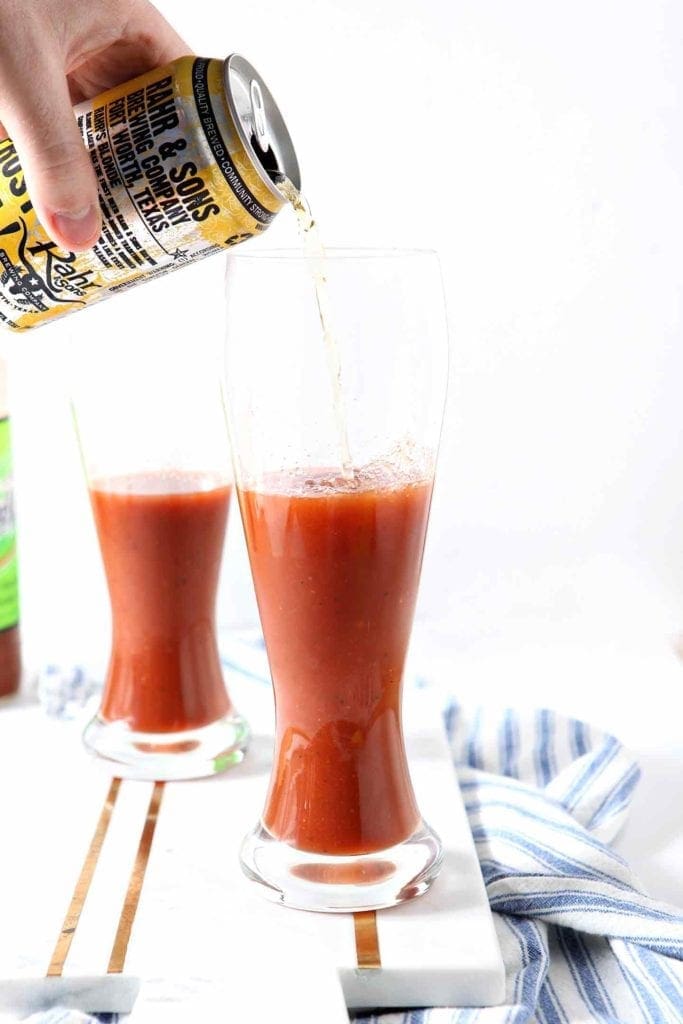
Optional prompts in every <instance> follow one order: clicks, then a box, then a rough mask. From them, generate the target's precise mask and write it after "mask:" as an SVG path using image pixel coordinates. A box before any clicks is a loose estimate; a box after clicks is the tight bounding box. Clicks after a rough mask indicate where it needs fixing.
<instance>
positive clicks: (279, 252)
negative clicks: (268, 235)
mask: <svg viewBox="0 0 683 1024" xmlns="http://www.w3.org/2000/svg"><path fill="white" fill-rule="evenodd" d="M416 257H420V258H424V257H429V258H432V259H433V258H434V257H436V258H437V259H438V257H439V254H438V252H437V250H436V249H421V248H403V247H401V246H343V245H338V246H335V245H332V246H327V245H326V246H325V258H326V259H327V260H363V259H366V260H375V259H376V260H390V259H407V258H416ZM309 258H310V257H308V255H307V254H306V253H303V252H302V251H301V246H298V247H297V246H291V247H290V246H277V247H271V248H269V247H268V246H266V247H265V248H264V246H263V245H259V247H258V249H253V250H252V251H246V252H245V251H244V250H241V251H240V252H231V253H230V254H229V259H231V260H233V259H234V260H283V261H292V262H298V263H302V262H305V261H306V260H307V259H309Z"/></svg>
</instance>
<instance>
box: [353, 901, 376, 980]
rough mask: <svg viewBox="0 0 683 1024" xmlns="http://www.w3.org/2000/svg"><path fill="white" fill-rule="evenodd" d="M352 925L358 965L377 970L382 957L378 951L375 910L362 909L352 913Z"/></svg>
mask: <svg viewBox="0 0 683 1024" xmlns="http://www.w3.org/2000/svg"><path fill="white" fill-rule="evenodd" d="M353 926H354V930H355V933H356V957H357V959H358V966H359V967H365V968H370V969H371V970H372V969H374V970H377V968H379V967H381V966H382V958H381V956H380V952H379V933H378V931H377V913H376V911H374V910H362V911H359V912H358V913H356V914H354V915H353Z"/></svg>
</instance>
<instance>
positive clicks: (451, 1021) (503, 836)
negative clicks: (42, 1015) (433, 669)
mask: <svg viewBox="0 0 683 1024" xmlns="http://www.w3.org/2000/svg"><path fill="white" fill-rule="evenodd" d="M224 661H225V664H226V668H227V669H228V672H229V673H235V674H237V675H238V676H241V677H244V676H248V677H250V678H254V679H258V680H261V681H263V682H264V683H266V682H267V680H268V673H267V666H266V662H265V654H264V651H263V647H262V643H241V644H239V645H234V646H232V647H231V648H230V651H229V653H228V656H227V657H226V658H225V659H224ZM445 723H446V729H447V731H448V736H449V739H450V743H451V749H452V751H453V761H454V764H455V766H456V768H457V771H458V775H459V778H460V786H461V789H462V792H463V796H464V798H465V803H466V807H467V811H468V814H469V820H470V825H471V827H472V833H473V835H474V839H475V843H476V846H477V851H478V854H479V860H480V863H481V869H482V873H483V875H484V881H485V883H486V889H487V892H488V897H489V901H490V903H491V907H492V909H493V911H494V920H495V923H496V930H497V933H498V938H499V940H500V945H501V949H502V951H503V956H504V959H505V964H506V969H507V994H506V1001H505V1004H504V1005H503V1006H499V1007H494V1008H487V1009H472V1008H469V1009H457V1008H444V1007H441V1008H437V1009H424V1010H411V1011H407V1012H398V1013H396V1012H392V1013H387V1014H379V1015H373V1016H370V1017H368V1016H359V1017H357V1018H356V1024H472V1022H474V1021H476V1022H477V1024H595V1022H596V1021H599V1022H601V1024H683V913H681V911H679V910H676V909H675V908H674V907H670V906H666V905H665V904H663V903H660V902H658V901H657V900H653V899H650V898H649V897H648V896H645V895H644V894H643V893H642V892H641V891H640V890H639V888H638V886H637V884H636V882H635V880H634V878H633V876H632V874H631V872H630V870H629V868H628V865H627V864H626V863H625V862H624V860H623V858H621V857H620V856H619V855H618V854H617V853H616V852H615V851H614V850H612V849H611V847H610V843H611V841H612V840H613V839H614V838H615V836H616V834H617V833H618V831H619V829H620V828H621V826H622V824H623V823H624V820H625V818H626V815H627V813H628V808H629V804H630V801H631V797H632V795H633V791H634V789H635V787H636V785H637V782H638V778H639V775H640V772H639V769H638V766H637V764H636V763H635V762H634V760H633V758H632V757H631V756H630V755H629V754H628V753H627V751H626V750H624V748H623V747H622V746H621V744H620V743H619V742H618V741H617V740H616V739H615V738H614V737H613V736H609V735H606V734H605V733H602V732H599V731H598V730H596V729H593V728H591V727H589V726H587V725H586V724H584V723H583V722H579V721H576V720H574V719H567V718H564V717H562V716H560V715H557V714H555V713H554V712H553V711H538V712H536V713H535V714H534V713H517V712H515V711H512V710H508V711H505V712H503V713H492V712H485V711H483V710H482V709H478V710H474V711H473V712H469V711H467V710H466V709H464V708H461V707H459V705H458V704H457V703H456V702H455V701H451V702H450V703H449V704H448V706H447V707H446V709H445ZM106 1019H107V1020H109V1021H111V1017H109V1018H106ZM103 1020H104V1018H103ZM32 1024H33V1021H32ZM41 1024H48V1021H47V1020H45V1021H41ZM60 1024H62V1022H61V1021H60ZM64 1024H67V1022H66V1021H65V1022H64ZM68 1024H71V1021H69V1022H68ZM74 1024H75V1021H74ZM321 1024H323V1022H321Z"/></svg>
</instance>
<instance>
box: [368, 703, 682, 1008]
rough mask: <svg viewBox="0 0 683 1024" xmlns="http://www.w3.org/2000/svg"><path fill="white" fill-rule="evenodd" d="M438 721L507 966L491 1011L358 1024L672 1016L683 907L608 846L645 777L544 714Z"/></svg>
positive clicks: (452, 710) (452, 714)
mask: <svg viewBox="0 0 683 1024" xmlns="http://www.w3.org/2000/svg"><path fill="white" fill-rule="evenodd" d="M445 719H446V728H447V730H448V735H449V739H450V743H451V749H452V751H453V760H454V763H455V765H456V767H457V770H458V775H459V778H460V786H461V789H462V793H463V797H464V798H465V804H466V807H467V812H468V815H469V820H470V825H471V827H472V833H473V835H474V839H475V843H476V846H477V852H478V854H479V861H480V864H481V869H482V873H483V875H484V881H485V883H486V890H487V893H488V897H489V901H490V904H491V908H492V909H493V911H494V920H495V924H496V930H497V933H498V938H499V940H500V945H501V949H502V951H503V956H504V959H505V964H506V969H507V990H506V1000H505V1004H504V1005H503V1006H499V1007H495V1008H491V1009H460V1010H458V1009H444V1008H440V1009H426V1010H413V1011H411V1012H406V1013H389V1014H380V1015H379V1016H372V1017H360V1018H357V1021H358V1024H360V1022H361V1021H362V1022H363V1024H371V1022H372V1024H375V1022H377V1024H446V1022H448V1024H472V1022H473V1021H476V1022H477V1024H527V1022H529V1024H594V1022H596V1021H600V1022H603V1024H681V1022H683V913H681V911H677V910H676V909H675V908H674V907H670V906H666V905H665V904H663V903H660V902H658V901H657V900H653V899H650V898H649V897H648V896H645V895H644V894H643V893H642V892H641V891H640V890H639V888H638V886H637V884H636V882H635V880H634V878H633V876H632V874H631V871H630V870H629V868H628V865H627V864H626V863H625V861H624V860H623V859H622V858H621V857H620V856H619V855H618V854H617V853H616V852H615V851H614V850H612V849H611V847H610V842H611V841H612V840H613V839H614V837H615V836H616V834H617V832H618V831H619V829H620V828H621V826H622V824H623V822H624V820H625V818H626V815H627V813H628V808H629V804H630V802H631V797H632V795H633V791H634V789H635V786H636V784H637V782H638V778H639V775H640V772H639V769H638V766H637V765H636V763H635V762H634V760H633V758H632V757H631V756H630V755H629V754H628V753H627V751H626V750H624V748H623V747H622V746H621V744H620V743H619V742H618V741H617V740H616V739H615V738H614V737H613V736H608V735H606V734H605V733H602V732H599V731H598V730H595V729H592V728H590V727H589V726H587V725H585V724H584V723H583V722H579V721H576V720H574V719H567V718H564V717H562V716H561V715H557V714H555V713H554V712H552V711H538V712H536V713H535V714H534V713H517V712H515V711H511V710H508V711H505V712H503V713H502V714H501V713H495V714H494V713H485V712H484V711H483V710H481V709H479V710H476V711H475V712H474V713H473V714H469V713H467V712H466V711H465V710H464V709H462V708H460V707H459V706H458V704H457V703H456V702H454V701H453V702H451V703H450V704H449V705H448V707H447V709H446V714H445Z"/></svg>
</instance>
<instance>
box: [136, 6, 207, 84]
mask: <svg viewBox="0 0 683 1024" xmlns="http://www.w3.org/2000/svg"><path fill="white" fill-rule="evenodd" d="M128 31H129V32H130V33H131V36H132V37H133V38H135V37H137V38H138V39H140V40H141V42H142V44H143V46H144V48H145V50H146V52H147V58H148V63H149V67H150V69H151V68H157V67H160V66H161V65H162V64H168V63H169V61H172V60H175V59H176V58H177V57H184V56H185V54H188V53H191V52H192V50H191V48H190V47H189V46H188V45H187V43H186V42H185V40H184V39H182V38H181V37H180V36H179V35H178V33H177V32H176V30H175V29H174V28H173V26H172V25H170V24H169V23H168V22H167V21H166V19H165V18H164V17H163V15H162V14H161V12H160V11H158V10H157V9H156V7H155V6H154V4H152V3H150V2H149V0H135V2H134V5H133V10H132V15H131V18H130V20H129V22H128Z"/></svg>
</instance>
